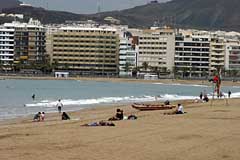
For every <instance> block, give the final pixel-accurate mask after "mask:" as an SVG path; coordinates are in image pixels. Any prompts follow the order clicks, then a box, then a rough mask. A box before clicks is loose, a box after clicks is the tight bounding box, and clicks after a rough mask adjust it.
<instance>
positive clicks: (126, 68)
mask: <svg viewBox="0 0 240 160" xmlns="http://www.w3.org/2000/svg"><path fill="white" fill-rule="evenodd" d="M130 65H131V64H130V63H129V62H126V63H125V66H124V69H125V72H127V73H128V72H129V70H130Z"/></svg>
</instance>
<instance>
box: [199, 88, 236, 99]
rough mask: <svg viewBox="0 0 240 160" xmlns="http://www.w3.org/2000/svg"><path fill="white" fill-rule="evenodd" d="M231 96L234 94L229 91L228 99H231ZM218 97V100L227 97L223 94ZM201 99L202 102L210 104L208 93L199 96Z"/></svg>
mask: <svg viewBox="0 0 240 160" xmlns="http://www.w3.org/2000/svg"><path fill="white" fill-rule="evenodd" d="M231 94H232V92H231V91H230V90H229V91H228V98H231ZM217 97H218V98H222V97H225V95H224V94H223V92H220V93H219V94H218V95H217ZM199 98H200V100H202V101H203V102H208V101H209V98H208V96H207V93H206V92H205V93H204V94H203V92H201V93H200V95H199Z"/></svg>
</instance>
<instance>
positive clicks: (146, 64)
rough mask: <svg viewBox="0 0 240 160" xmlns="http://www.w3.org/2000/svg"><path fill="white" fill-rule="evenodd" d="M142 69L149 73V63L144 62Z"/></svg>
mask: <svg viewBox="0 0 240 160" xmlns="http://www.w3.org/2000/svg"><path fill="white" fill-rule="evenodd" d="M142 68H144V71H147V69H148V68H149V65H148V62H143V63H142Z"/></svg>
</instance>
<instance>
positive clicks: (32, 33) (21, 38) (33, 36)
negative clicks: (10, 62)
mask: <svg viewBox="0 0 240 160" xmlns="http://www.w3.org/2000/svg"><path fill="white" fill-rule="evenodd" d="M4 28H7V29H11V30H14V31H13V32H14V33H13V35H14V36H13V41H14V56H13V57H11V58H13V59H14V63H15V64H22V65H32V64H43V63H44V62H45V59H44V58H45V57H44V56H45V53H46V44H45V42H46V40H45V38H46V35H45V28H44V27H43V26H42V25H41V24H40V22H39V21H34V20H32V19H31V20H30V21H29V23H20V22H12V23H5V24H4Z"/></svg>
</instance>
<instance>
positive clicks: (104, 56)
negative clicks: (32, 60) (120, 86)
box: [52, 27, 119, 75]
mask: <svg viewBox="0 0 240 160" xmlns="http://www.w3.org/2000/svg"><path fill="white" fill-rule="evenodd" d="M52 36H53V37H52V43H53V54H52V62H53V63H54V64H55V65H56V67H57V69H59V70H64V69H67V70H71V71H72V72H75V73H79V74H88V75H90V74H94V75H117V74H118V64H119V63H118V52H119V36H118V34H117V33H116V29H114V28H109V27H106V28H101V27H98V28H94V27H89V28H88V27H62V28H60V29H59V30H58V31H57V32H54V33H53V35H52Z"/></svg>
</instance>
